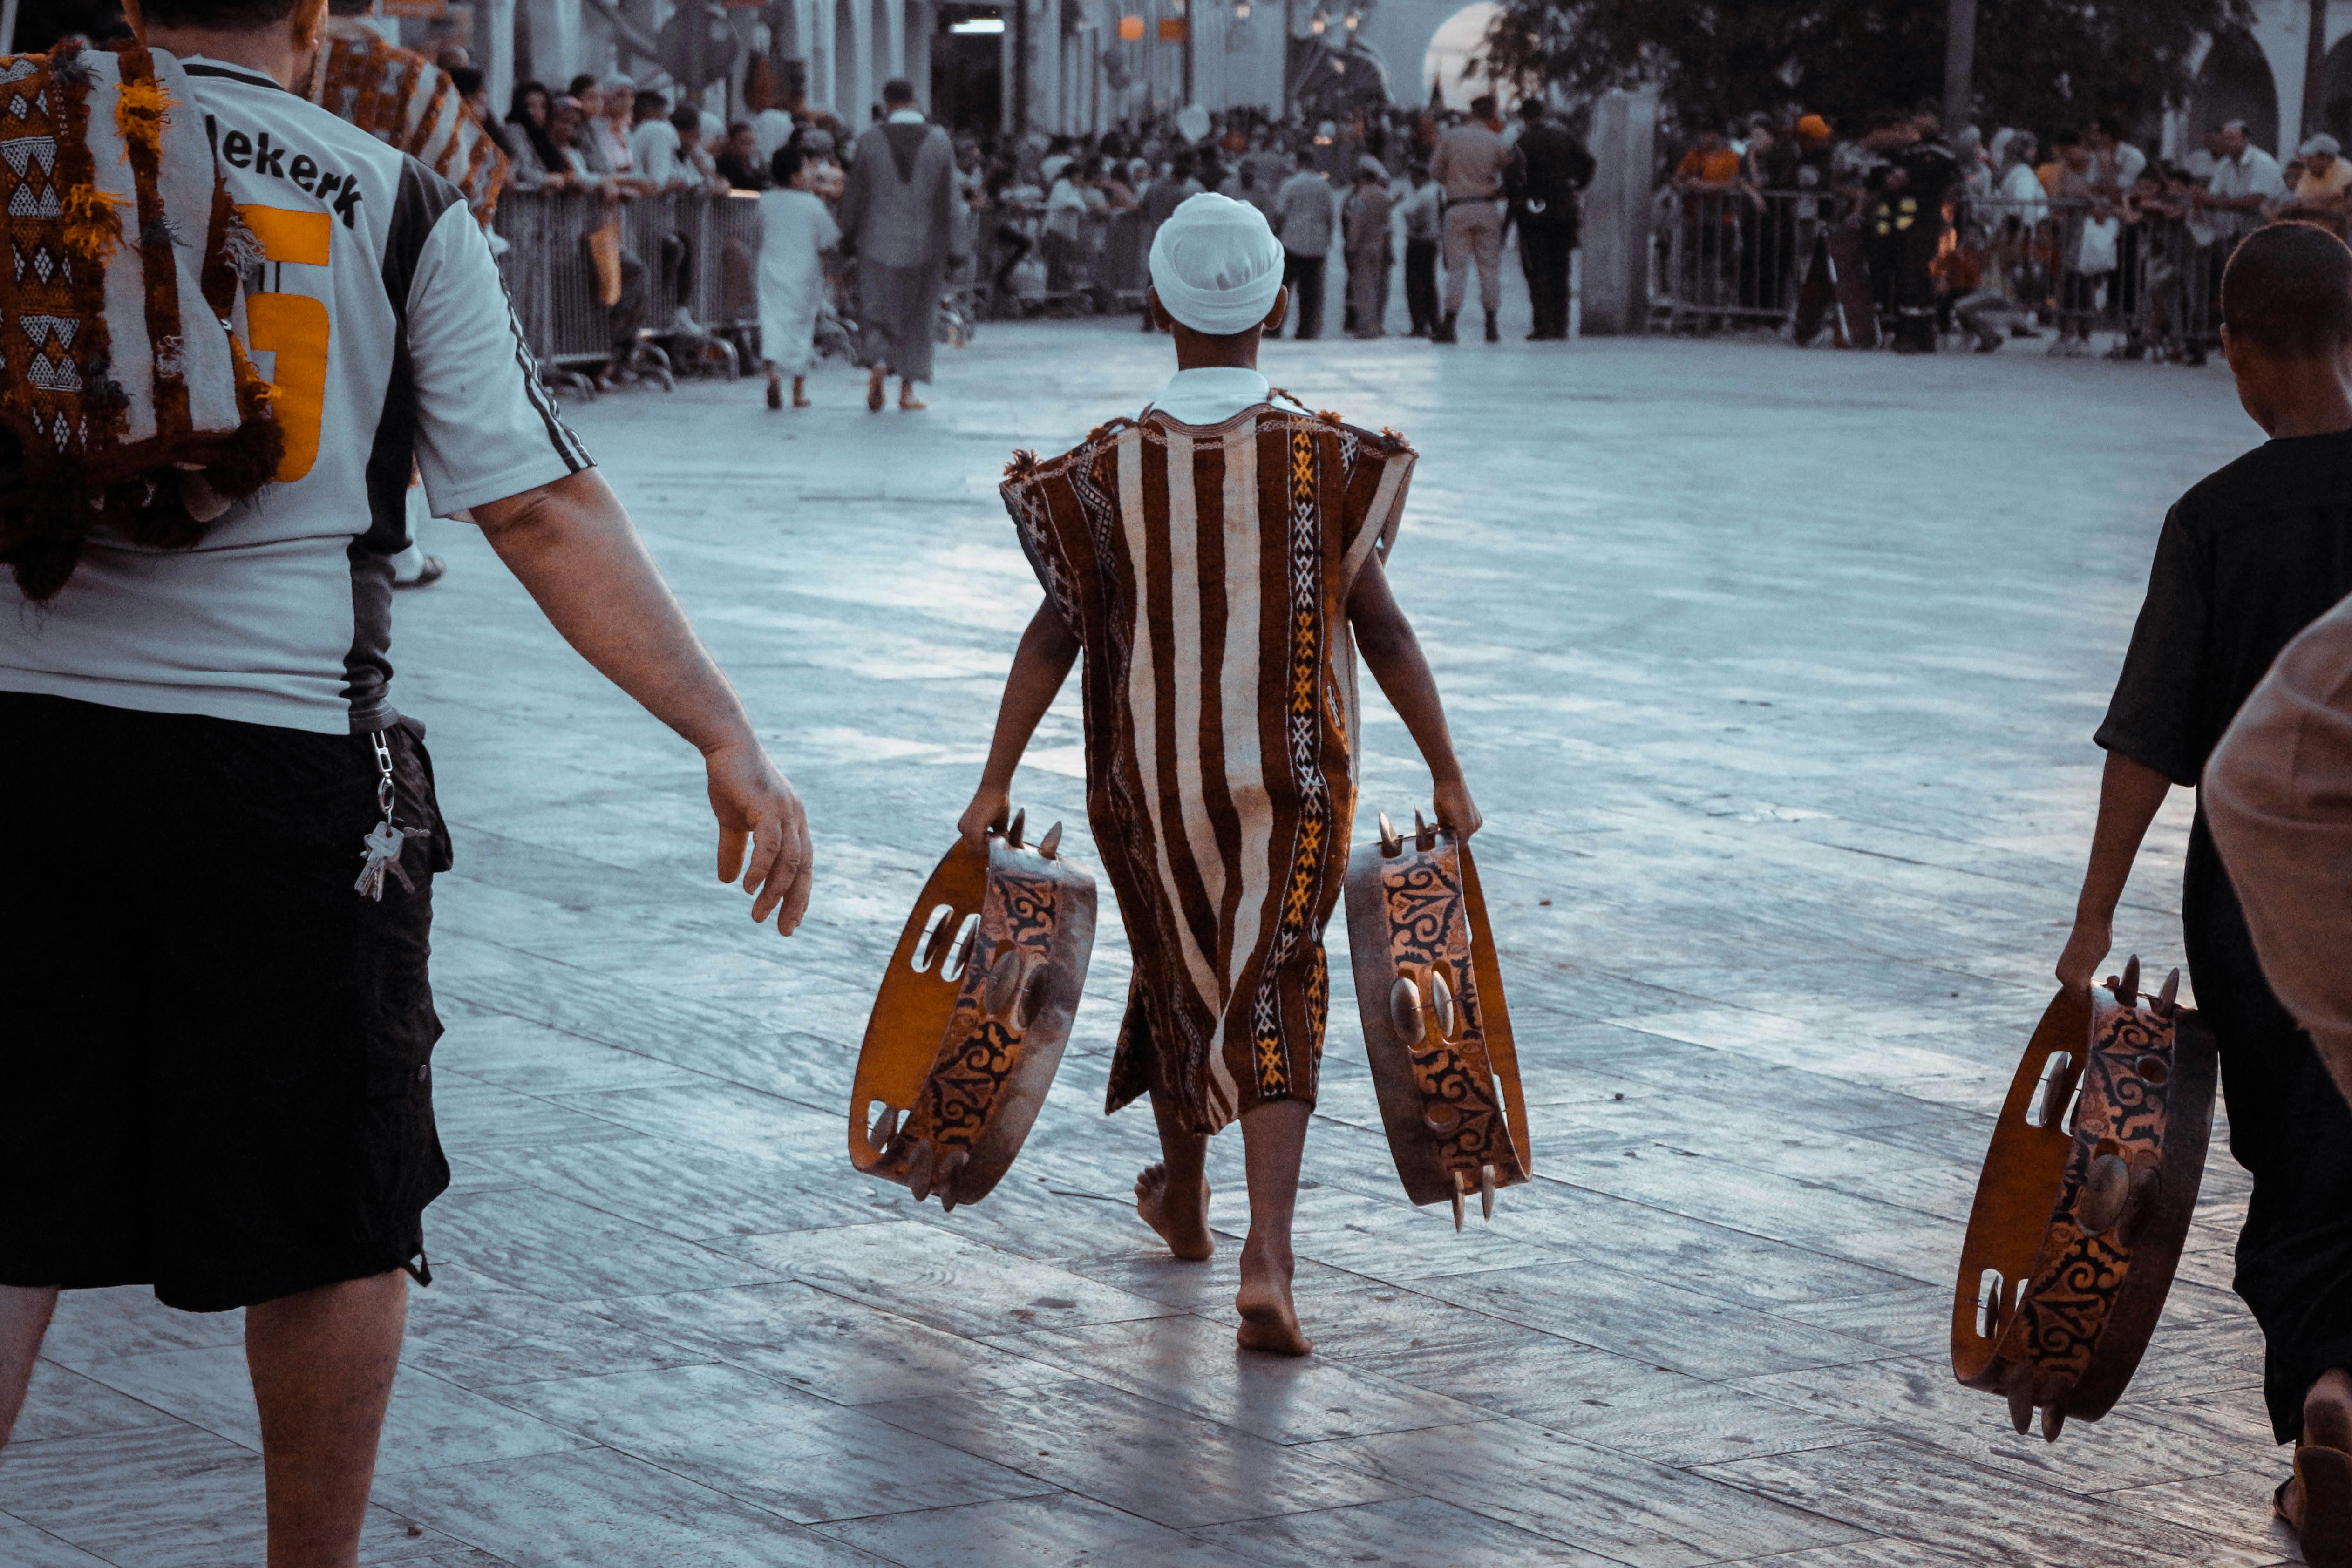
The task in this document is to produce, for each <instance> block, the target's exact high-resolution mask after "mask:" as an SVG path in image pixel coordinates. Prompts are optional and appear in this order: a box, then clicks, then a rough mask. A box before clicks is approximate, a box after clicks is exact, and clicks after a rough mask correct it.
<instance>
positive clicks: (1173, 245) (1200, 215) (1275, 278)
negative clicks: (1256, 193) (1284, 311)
mask: <svg viewBox="0 0 2352 1568" xmlns="http://www.w3.org/2000/svg"><path fill="white" fill-rule="evenodd" d="M1151 287H1152V288H1153V289H1154V290H1155V291H1157V292H1158V294H1159V296H1160V304H1162V305H1164V306H1166V307H1167V308H1168V314H1170V315H1171V316H1173V317H1174V318H1176V319H1177V320H1179V321H1181V322H1182V323H1184V325H1185V326H1187V327H1190V328H1192V330H1194V331H1195V332H1206V333H1208V334H1209V335H1210V336H1211V337H1215V338H1225V337H1231V336H1232V335H1233V334H1234V333H1236V332H1246V331H1248V330H1249V329H1251V328H1253V327H1255V326H1258V325H1260V324H1262V323H1263V322H1264V321H1265V319H1266V317H1267V315H1268V314H1269V313H1270V312H1272V310H1273V309H1274V297H1275V296H1276V294H1278V293H1280V292H1281V290H1282V242H1281V241H1280V240H1278V239H1276V238H1275V237H1274V230H1272V229H1271V228H1269V227H1267V226H1266V222H1265V214H1263V213H1261V212H1259V211H1258V210H1257V209H1256V208H1255V207H1254V206H1252V205H1250V204H1249V203H1247V202H1236V201H1234V199H1233V198H1232V197H1230V196H1220V195H1218V194H1216V193H1213V192H1208V191H1203V192H1202V193H1200V194H1198V195H1195V196H1187V197H1186V198H1184V200H1183V202H1182V203H1181V204H1180V205H1179V206H1178V207H1177V208H1176V210H1175V212H1173V213H1171V214H1169V218H1168V221H1167V222H1166V223H1164V224H1161V225H1160V233H1159V235H1157V236H1156V237H1155V238H1154V239H1153V240H1152V242H1151Z"/></svg>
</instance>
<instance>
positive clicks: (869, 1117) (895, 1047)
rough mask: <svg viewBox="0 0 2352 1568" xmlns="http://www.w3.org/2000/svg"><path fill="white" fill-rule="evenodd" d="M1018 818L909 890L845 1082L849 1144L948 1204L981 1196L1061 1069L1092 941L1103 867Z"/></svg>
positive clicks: (871, 1168)
mask: <svg viewBox="0 0 2352 1568" xmlns="http://www.w3.org/2000/svg"><path fill="white" fill-rule="evenodd" d="M1022 829H1023V819H1022V818H1021V817H1019V816H1015V817H1014V818H1013V822H1012V825H1011V826H1010V828H1008V829H1004V830H1001V831H997V830H992V831H991V834H990V837H989V841H988V848H987V851H986V852H985V853H984V854H983V853H982V852H980V851H978V850H975V849H973V848H971V846H970V845H967V844H962V843H959V844H958V845H957V846H956V847H955V848H954V849H951V850H950V851H949V852H948V854H947V856H946V858H945V859H943V860H941V861H940V865H939V869H938V870H937V871H935V872H933V873H932V874H931V878H930V881H929V882H928V883H925V885H924V888H923V892H922V896H921V897H920V898H919V899H918V900H917V901H916V904H915V910H914V914H913V915H911V916H910V917H909V918H908V923H907V926H906V929H905V931H904V933H903V934H902V935H901V936H900V938H899V941H898V948H897V950H896V951H895V952H894V953H893V955H892V956H891V960H890V969H889V972H888V974H887V975H886V976H885V977H884V978H883V982H882V988H881V990H880V993H879V994H878V995H877V997H876V998H875V1003H874V1013H873V1017H872V1019H870V1020H869V1021H868V1023H867V1025H866V1043H865V1046H864V1049H863V1050H862V1051H860V1052H859V1055H858V1062H857V1077H856V1084H855V1086H854V1087H853V1089H852V1091H851V1095H850V1108H849V1155H850V1159H851V1161H852V1162H853V1163H854V1164H855V1165H856V1166H857V1168H858V1169H859V1170H861V1171H865V1172H867V1173H868V1174H871V1175H876V1176H885V1177H887V1178H888V1179H890V1180H892V1181H897V1182H903V1183H904V1184H906V1186H908V1188H909V1189H910V1190H911V1191H912V1192H913V1193H914V1195H915V1198H916V1201H917V1202H920V1201H922V1200H923V1199H924V1198H926V1197H930V1196H931V1195H932V1194H933V1193H935V1192H936V1193H937V1194H938V1195H939V1197H940V1207H943V1208H946V1209H950V1210H951V1209H953V1208H954V1207H956V1206H957V1205H958V1204H962V1203H972V1202H976V1201H977V1200H978V1199H980V1198H982V1197H985V1196H987V1194H988V1193H989V1191H990V1190H991V1189H992V1188H993V1187H994V1186H996V1184H997V1182H998V1181H999V1180H1001V1179H1002V1178H1003V1175H1004V1173H1005V1171H1006V1170H1007V1169H1008V1168H1009V1167H1010V1166H1012V1164H1013V1157H1014V1156H1015V1155H1018V1154H1019V1153H1020V1149H1021V1145H1022V1143H1023V1142H1024V1140H1025V1139H1026V1138H1027V1137H1028V1134H1029V1129H1030V1127H1031V1125H1032V1124H1034V1122H1035V1120H1036V1116H1037V1112H1038V1109H1039V1107H1040V1106H1042V1105H1043V1104H1044V1103H1045V1093H1046V1091H1047V1090H1048V1089H1050V1088H1051V1087H1052V1085H1053V1081H1054V1073H1055V1070H1056V1069H1057V1068H1058V1067H1059V1066H1060V1064H1061V1059H1062V1049H1063V1047H1064V1045H1065V1044H1066V1042H1067V1040H1068V1039H1069V1031H1070V1025H1071V1022H1072V1021H1073V1019H1075V1018H1076V1011H1077V1002H1078V994H1079V992H1080V990H1081V989H1082V988H1084V986H1085V984H1086V972H1087V958H1088V956H1090V954H1091V952H1092V949H1093V946H1094V924H1095V884H1094V878H1093V877H1092V876H1090V875H1088V874H1087V873H1086V872H1085V871H1084V870H1082V869H1080V868H1079V867H1076V866H1075V865H1072V864H1071V863H1070V862H1068V861H1066V860H1065V859H1063V858H1062V857H1061V855H1060V854H1059V847H1060V842H1061V836H1062V830H1061V826H1060V824H1058V823H1056V824H1055V826H1054V827H1053V828H1052V829H1050V830H1048V831H1047V832H1046V834H1045V838H1044V839H1043V840H1041V841H1039V842H1038V843H1037V844H1036V845H1035V846H1034V848H1032V847H1030V846H1028V845H1026V844H1024V842H1023V840H1022Z"/></svg>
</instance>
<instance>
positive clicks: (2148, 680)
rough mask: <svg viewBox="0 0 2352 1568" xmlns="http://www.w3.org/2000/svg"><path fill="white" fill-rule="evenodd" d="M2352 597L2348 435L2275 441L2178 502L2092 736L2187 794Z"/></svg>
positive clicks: (2351, 437) (2351, 442)
mask: <svg viewBox="0 0 2352 1568" xmlns="http://www.w3.org/2000/svg"><path fill="white" fill-rule="evenodd" d="M2347 593H2352V432H2347V433H2344V434H2335V435H2302V436H2294V437H2290V438H2288V439H2285V440H2281V441H2273V442H2269V443H2266V444H2263V445H2262V446H2258V447H2256V448H2255V449H2254V450H2253V451H2252V452H2249V453H2247V454H2246V455H2244V456H2243V457H2241V458H2239V459H2238V460H2237V461H2236V462H2235V463H2232V464H2231V465H2229V466H2228V467H2226V468H2223V469H2221V471H2219V472H2218V473H2215V474H2211V475H2209V476H2207V477H2206V478H2204V479H2203V480H2201V481H2200V482H2199V483H2198V484H2197V485H2196V486H2194V487H2193V488H2191V489H2190V490H2189V493H2188V494H2187V495H2185V496H2183V497H2180V499H2179V501H2177V502H2175V503H2174V505H2173V507H2172V511H2171V513H2170V514H2169V515H2168V516H2167V517H2166V518H2165V519H2164V531H2163V533H2162V534H2160V535H2159V536H2158V538H2157V541H2156V565H2155V567H2154V569H2153V570H2151V571H2150V572H2149V573H2148V581H2147V600H2146V601H2144V602H2143V603H2142V604H2141V605H2140V612H2139V622H2138V624H2137V625H2136V626H2134V627H2133V628H2132V640H2131V652H2130V653H2126V655H2125V656H2124V670H2123V674H2122V675H2121V677H2120V678H2118V679H2117V680H2116V695H2115V698H2114V700H2113V701H2112V702H2110V703H2109V704H2108V705H2107V717H2106V722H2105V723H2104V724H2102V725H2101V726H2099V732H2098V734H2097V735H2096V736H2095V737H2094V738H2095V739H2096V740H2097V742H2098V743H2099V745H2101V746H2103V747H2106V748H2107V749H2108V750H2110V751H2120V752H2122V753H2123V754H2124V755H2125V756H2126V757H2128V758H2131V759H2132V760H2134V761H2135V762H2139V763H2144V764H2146V765H2147V767H2150V768H2155V769H2156V770H2157V771H2158V773H2161V774H2163V775H2164V776H2165V777H2166V778H2168V779H2171V780H2172V781H2173V782H2174V783H2176V784H2186V785H2189V786H2191V787H2192V788H2193V787H2194V786H2195V785H2196V783H2197V778H2198V775H2199V774H2200V773H2202V772H2203V771H2204V768H2205V758H2207V757H2208V756H2210V755H2211V753H2212V750H2213V747H2215V746H2216V745H2217V744H2218V743H2219V742H2220V741H2221V732H2222V731H2223V730H2225V729H2227V728H2228V727H2229V726H2230V720H2231V718H2233V717H2235V716H2236V715H2237V712H2238V707H2239V705H2240V704H2242V703H2243V702H2244V701H2245V700H2246V697H2247V695H2248V694H2249V693H2251V692H2252V690H2253V689H2254V685H2255V684H2256V683H2257V682H2259V681H2260V680H2261V679H2262V678H2263V674H2265V673H2267V672H2268V671H2269V669H2270V667H2271V661H2272V660H2273V659H2275V658H2276V657H2278V653H2279V650H2280V649H2282V648H2284V647H2285V646H2286V644H2287V643H2289V642H2290V641H2292V640H2293V639H2294V634H2295V633H2296V632H2300V631H2302V630H2303V629H2304V628H2305V626H2308V625H2309V624H2311V622H2314V621H2315V620H2317V619H2318V618H2319V617H2320V616H2321V615H2323V614H2325V613H2326V612H2328V611H2329V610H2331V609H2333V608H2335V606H2336V601H2338V600H2341V599H2342V598H2344V596H2345V595H2346V594H2347Z"/></svg>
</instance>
